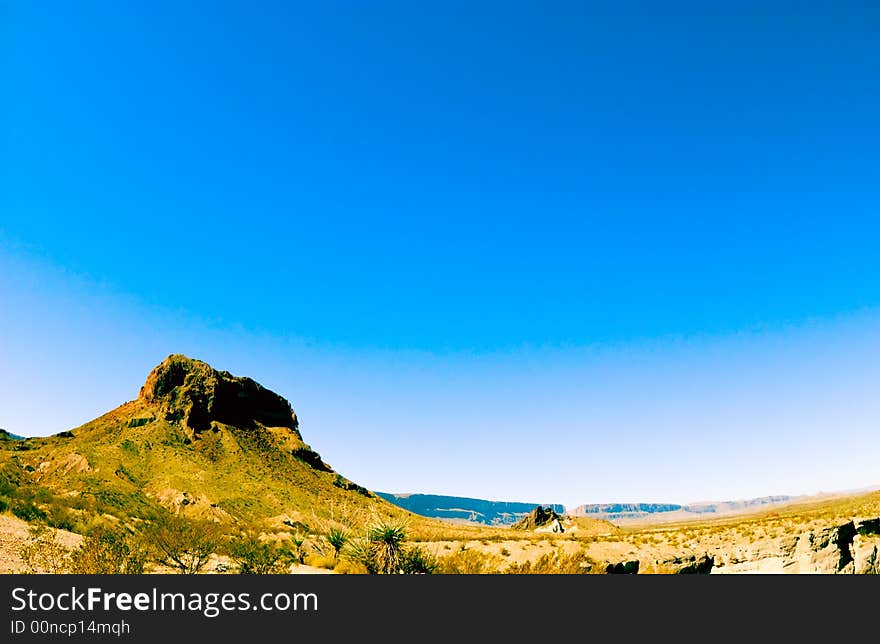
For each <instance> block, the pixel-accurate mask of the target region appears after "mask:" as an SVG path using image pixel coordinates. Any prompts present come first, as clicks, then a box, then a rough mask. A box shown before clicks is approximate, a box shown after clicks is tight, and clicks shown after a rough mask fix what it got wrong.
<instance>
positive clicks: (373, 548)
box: [367, 523, 406, 575]
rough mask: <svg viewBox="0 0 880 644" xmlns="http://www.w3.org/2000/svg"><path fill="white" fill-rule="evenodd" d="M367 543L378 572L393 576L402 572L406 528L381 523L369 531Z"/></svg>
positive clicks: (397, 524) (394, 524) (395, 524)
mask: <svg viewBox="0 0 880 644" xmlns="http://www.w3.org/2000/svg"><path fill="white" fill-rule="evenodd" d="M367 541H368V542H369V548H370V552H371V554H372V557H373V561H374V564H375V569H376V572H377V573H378V574H380V575H391V574H395V573H397V572H399V571H400V569H401V558H402V556H403V547H404V543H405V542H406V527H405V526H404V525H403V524H401V523H379V524H376V525H373V526H370V527H369V528H368V529H367Z"/></svg>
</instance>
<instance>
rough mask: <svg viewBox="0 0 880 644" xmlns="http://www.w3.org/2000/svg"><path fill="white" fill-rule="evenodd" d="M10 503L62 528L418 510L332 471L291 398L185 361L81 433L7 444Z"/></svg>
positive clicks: (166, 366) (169, 366)
mask: <svg viewBox="0 0 880 644" xmlns="http://www.w3.org/2000/svg"><path fill="white" fill-rule="evenodd" d="M4 496H5V497H6V498H7V501H6V502H7V503H8V504H13V505H15V504H18V506H21V507H20V512H19V513H25V514H26V513H27V512H28V511H33V512H34V513H36V515H37V516H39V514H38V513H48V514H52V513H56V514H57V515H58V517H50V519H51V518H55V519H56V523H60V524H61V527H76V524H77V523H82V522H86V521H89V520H91V519H90V517H94V516H96V515H100V514H102V513H106V514H110V515H112V516H115V517H118V518H120V519H130V518H135V519H144V518H149V517H151V516H155V515H156V513H159V512H162V511H163V509H165V510H171V511H173V512H177V513H181V514H184V515H187V516H192V517H199V518H210V519H213V520H217V521H221V522H233V523H246V524H250V523H253V522H256V521H265V520H272V521H274V522H275V523H281V522H284V521H286V522H288V523H295V522H300V523H305V524H308V523H309V521H313V520H323V519H328V518H334V517H336V518H338V517H340V516H341V515H342V514H346V515H348V516H349V517H351V516H358V517H361V519H362V520H363V521H366V520H368V519H369V518H379V517H402V516H403V515H405V514H406V513H405V512H404V511H402V510H400V509H399V508H397V507H396V506H394V505H392V504H390V503H388V502H386V501H385V500H383V499H381V498H379V497H377V496H376V495H374V494H372V493H371V492H369V491H368V490H366V489H365V488H363V487H361V486H359V485H356V484H354V483H352V482H351V481H349V480H347V479H346V478H344V477H343V476H341V475H340V474H338V473H337V472H335V471H334V470H333V468H331V467H330V466H329V465H328V464H326V463H325V462H324V461H323V460H322V459H321V457H320V456H319V455H318V454H317V453H316V452H315V451H313V450H312V449H311V448H310V447H309V446H308V445H307V444H306V443H305V442H304V441H303V439H302V436H301V435H300V432H299V423H298V421H297V418H296V414H295V413H294V411H293V409H292V408H291V406H290V403H289V402H288V401H286V400H285V399H284V398H282V397H281V396H279V395H278V394H275V393H274V392H271V391H269V390H267V389H265V388H263V387H262V386H260V385H259V384H258V383H256V382H254V381H253V380H251V379H250V378H239V377H235V376H233V375H232V374H230V373H228V372H225V371H217V370H215V369H213V368H212V367H210V366H209V365H207V364H206V363H204V362H200V361H198V360H193V359H190V358H187V357H185V356H182V355H171V356H169V357H168V358H167V359H166V360H165V361H163V362H162V363H161V364H160V365H158V366H157V367H156V368H155V369H153V371H152V372H151V373H150V375H149V377H148V378H147V381H146V383H145V384H144V386H143V387H142V388H141V390H140V394H139V396H138V398H137V399H136V400H133V401H130V402H127V403H125V404H123V405H121V406H120V407H117V408H116V409H114V410H113V411H110V412H108V413H107V414H104V415H103V416H101V417H99V418H97V419H95V420H93V421H91V422H89V423H86V424H84V425H82V426H80V427H77V428H75V429H73V430H72V431H69V432H61V433H60V434H56V435H55V436H50V437H46V438H28V439H25V440H22V441H13V440H10V439H8V438H6V437H0V498H2V497H4ZM13 511H15V507H13ZM65 523H69V524H70V525H69V526H65V525H64V524H65Z"/></svg>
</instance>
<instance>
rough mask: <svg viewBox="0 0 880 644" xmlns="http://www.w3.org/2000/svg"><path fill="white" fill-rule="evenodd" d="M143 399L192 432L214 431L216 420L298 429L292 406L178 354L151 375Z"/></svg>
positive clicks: (258, 387) (260, 388)
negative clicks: (211, 429) (212, 427)
mask: <svg viewBox="0 0 880 644" xmlns="http://www.w3.org/2000/svg"><path fill="white" fill-rule="evenodd" d="M139 398H140V400H143V401H145V402H147V403H151V404H153V405H156V406H158V408H159V411H160V413H162V414H163V416H164V419H165V420H167V421H170V422H178V421H182V422H183V423H184V424H185V425H186V426H187V427H189V428H190V429H192V430H193V431H194V432H201V431H205V430H207V429H210V427H211V423H212V422H218V423H223V424H225V425H232V426H235V427H241V428H252V427H255V426H256V424H257V423H259V424H261V425H263V426H265V427H287V428H289V429H292V430H294V431H296V430H297V428H298V426H299V423H298V422H297V418H296V414H295V413H294V412H293V408H292V407H291V406H290V403H289V402H288V401H287V400H285V399H284V398H282V397H281V396H279V395H278V394H276V393H275V392H273V391H269V390H268V389H266V388H264V387H263V386H262V385H260V384H259V383H257V382H255V381H254V380H252V379H250V378H243V377H239V376H233V375H232V374H231V373H229V372H228V371H218V370H216V369H214V368H213V367H211V366H210V365H209V364H207V363H205V362H202V361H201V360H194V359H192V358H188V357H186V356H184V355H180V354H173V355H170V356H168V357H167V358H165V360H163V361H162V363H161V364H159V365H158V366H157V367H156V368H154V369H153V371H152V372H150V375H149V376H148V377H147V381H146V383H144V386H143V387H141V390H140V395H139Z"/></svg>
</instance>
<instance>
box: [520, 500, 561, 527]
mask: <svg viewBox="0 0 880 644" xmlns="http://www.w3.org/2000/svg"><path fill="white" fill-rule="evenodd" d="M561 518H562V517H560V516H559V514H558V513H557V512H556V510H554V509H553V508H552V507H550V506H548V507H544V506H542V505H537V506H535V508H534V509H533V510H532V511H531V512H529V513H528V514H527V515H526V516H524V517H523V518H522V519H520V520H519V521H517V522H516V523H514V524H513V526H511V527H513V528H514V529H517V530H535V531H538V532H565V529H564V528H563V527H562V521H561Z"/></svg>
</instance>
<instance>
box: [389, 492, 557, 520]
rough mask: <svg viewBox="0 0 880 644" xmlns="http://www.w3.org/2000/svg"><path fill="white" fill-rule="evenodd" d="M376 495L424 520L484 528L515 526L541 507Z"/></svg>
mask: <svg viewBox="0 0 880 644" xmlns="http://www.w3.org/2000/svg"><path fill="white" fill-rule="evenodd" d="M376 494H377V495H379V496H380V497H382V498H383V499H385V500H386V501H390V502H391V503H393V504H395V505H397V506H400V507H401V508H403V509H405V510H409V511H410V512H412V513H414V514H420V515H422V516H423V517H431V518H435V519H446V520H450V521H457V522H467V523H479V524H482V525H499V526H503V525H512V524H514V523H516V522H517V521H519V520H520V519H522V518H523V517H524V516H526V515H527V514H528V513H529V512H531V511H532V509H533V508H534V507H535V506H536V505H538V504H537V503H521V502H517V501H487V500H486V499H475V498H470V497H463V496H446V495H443V494H390V493H388V492H376ZM550 507H551V508H553V510H554V511H555V512H557V513H559V514H562V513H563V512H564V511H565V508H564V507H563V506H562V505H561V504H556V503H554V504H550Z"/></svg>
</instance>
